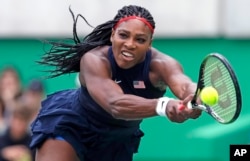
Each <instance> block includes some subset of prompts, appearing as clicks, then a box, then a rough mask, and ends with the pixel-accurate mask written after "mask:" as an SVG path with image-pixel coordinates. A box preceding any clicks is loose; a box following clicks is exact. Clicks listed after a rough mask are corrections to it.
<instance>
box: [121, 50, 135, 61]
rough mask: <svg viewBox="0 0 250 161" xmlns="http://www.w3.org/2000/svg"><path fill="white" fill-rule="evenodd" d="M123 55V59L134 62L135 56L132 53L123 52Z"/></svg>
mask: <svg viewBox="0 0 250 161" xmlns="http://www.w3.org/2000/svg"><path fill="white" fill-rule="evenodd" d="M122 55H123V59H124V60H126V61H131V60H134V56H133V54H131V53H129V52H125V51H123V52H122Z"/></svg>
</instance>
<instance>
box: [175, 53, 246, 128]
mask: <svg viewBox="0 0 250 161" xmlns="http://www.w3.org/2000/svg"><path fill="white" fill-rule="evenodd" d="M209 86H212V87H214V88H215V89H216V90H217V92H218V95H219V100H218V102H217V103H216V104H215V105H213V106H209V105H207V104H205V103H203V102H201V103H200V104H198V103H197V100H198V98H199V95H200V92H201V90H202V89H203V88H204V87H209ZM241 104H242V102H241V91H240V87H239V84H238V80H237V78H236V75H235V73H234V71H233V69H232V67H231V65H230V64H229V62H228V60H227V59H226V58H225V57H224V56H222V55H221V54H219V53H211V54H209V55H207V56H206V57H205V58H204V60H203V61H202V63H201V66H200V71H199V78H198V82H197V89H196V92H195V95H194V97H193V99H192V100H191V101H190V102H189V103H188V105H187V107H188V108H193V109H200V110H203V111H205V112H206V113H208V114H209V115H211V116H212V117H213V118H214V119H215V120H217V121H218V122H219V123H222V124H228V123H232V122H234V121H235V120H236V119H237V118H238V116H239V114H240V112H241ZM184 108H185V106H184V105H181V106H180V107H179V109H180V110H183V109H184Z"/></svg>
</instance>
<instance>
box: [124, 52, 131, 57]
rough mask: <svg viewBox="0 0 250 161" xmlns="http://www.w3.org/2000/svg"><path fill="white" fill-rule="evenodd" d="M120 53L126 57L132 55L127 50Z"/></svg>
mask: <svg viewBox="0 0 250 161" xmlns="http://www.w3.org/2000/svg"><path fill="white" fill-rule="evenodd" d="M122 54H123V55H125V56H128V57H132V56H133V55H132V54H130V53H128V52H122Z"/></svg>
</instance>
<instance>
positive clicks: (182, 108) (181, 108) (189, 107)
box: [178, 101, 193, 110]
mask: <svg viewBox="0 0 250 161" xmlns="http://www.w3.org/2000/svg"><path fill="white" fill-rule="evenodd" d="M178 108H179V110H184V109H185V108H186V106H184V105H183V104H182V103H180V105H179V107H178ZM187 108H188V109H192V108H193V107H192V104H191V101H189V102H188V103H187Z"/></svg>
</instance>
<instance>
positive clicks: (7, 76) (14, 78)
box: [0, 66, 22, 118]
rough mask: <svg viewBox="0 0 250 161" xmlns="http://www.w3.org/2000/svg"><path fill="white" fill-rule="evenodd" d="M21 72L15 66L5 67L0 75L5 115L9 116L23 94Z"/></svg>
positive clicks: (0, 91) (0, 92)
mask: <svg viewBox="0 0 250 161" xmlns="http://www.w3.org/2000/svg"><path fill="white" fill-rule="evenodd" d="M21 84H22V83H21V80H20V74H19V72H18V70H17V69H16V68H15V67H12V66H7V67H5V68H4V69H3V70H2V72H1V75H0V97H1V99H2V100H3V103H4V105H5V117H7V118H8V116H9V115H10V113H11V111H12V110H13V109H12V107H13V106H14V105H13V104H15V101H16V100H17V98H18V97H19V96H21V94H22V85H21Z"/></svg>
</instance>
